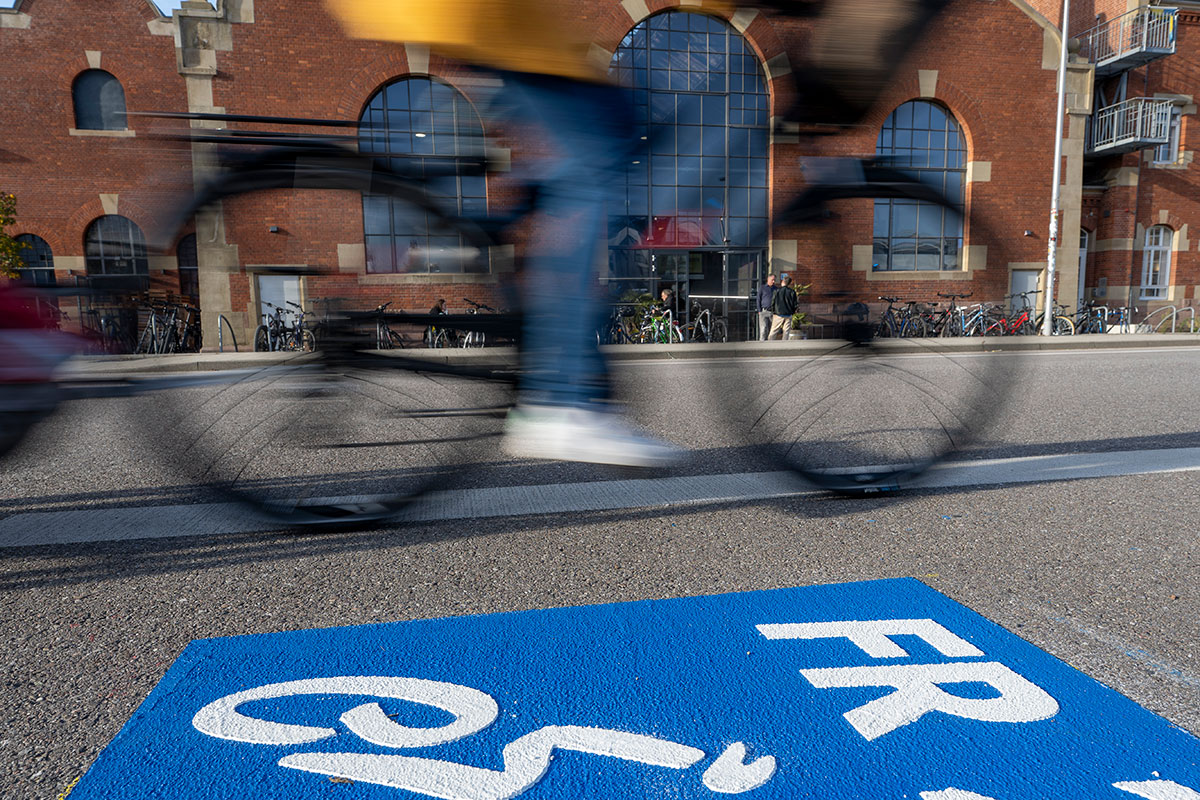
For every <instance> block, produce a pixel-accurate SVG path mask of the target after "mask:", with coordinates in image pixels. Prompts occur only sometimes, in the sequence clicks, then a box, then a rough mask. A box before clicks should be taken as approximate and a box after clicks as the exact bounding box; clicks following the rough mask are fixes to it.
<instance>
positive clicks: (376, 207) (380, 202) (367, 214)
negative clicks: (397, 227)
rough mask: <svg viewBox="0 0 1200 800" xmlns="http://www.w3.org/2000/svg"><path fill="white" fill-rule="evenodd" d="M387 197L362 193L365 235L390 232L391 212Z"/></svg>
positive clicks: (384, 234)
mask: <svg viewBox="0 0 1200 800" xmlns="http://www.w3.org/2000/svg"><path fill="white" fill-rule="evenodd" d="M388 205H389V204H388V198H386V197H374V196H371V195H363V232H364V233H365V234H366V235H367V236H372V235H383V236H387V235H388V234H390V233H391V222H392V214H391V209H390V208H389V207H388Z"/></svg>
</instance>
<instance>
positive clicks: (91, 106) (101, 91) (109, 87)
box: [71, 69, 125, 131]
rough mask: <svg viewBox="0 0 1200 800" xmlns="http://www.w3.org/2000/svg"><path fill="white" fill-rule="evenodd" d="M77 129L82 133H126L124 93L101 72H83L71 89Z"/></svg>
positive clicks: (108, 75)
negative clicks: (91, 131)
mask: <svg viewBox="0 0 1200 800" xmlns="http://www.w3.org/2000/svg"><path fill="white" fill-rule="evenodd" d="M71 96H72V98H73V99H74V101H75V127H76V128H78V129H79V130H97V131H120V130H125V90H124V89H122V88H121V82H120V81H118V80H117V79H116V78H115V77H113V76H112V75H111V74H110V73H108V72H105V71H104V70H102V69H89V70H87V71H86V72H81V73H80V74H79V76H78V77H76V78H75V83H74V85H72V86H71Z"/></svg>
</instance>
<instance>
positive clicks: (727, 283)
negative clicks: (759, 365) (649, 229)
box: [603, 248, 766, 341]
mask: <svg viewBox="0 0 1200 800" xmlns="http://www.w3.org/2000/svg"><path fill="white" fill-rule="evenodd" d="M765 259H766V253H765V252H764V251H762V250H683V249H675V250H665V249H661V250H658V249H656V250H648V249H646V250H643V249H635V248H629V249H617V248H614V249H611V250H609V263H608V273H607V274H606V275H605V276H603V282H604V283H606V284H607V286H608V289H609V295H610V302H613V303H634V302H637V299H638V298H643V299H651V300H652V301H654V302H657V301H658V300H659V298H660V297H661V296H662V290H663V289H671V290H672V291H674V293H675V297H676V298H677V302H676V308H677V309H678V312H679V321H680V324H682V325H684V326H686V325H688V324H690V323H691V317H692V302H693V301H694V302H698V303H700V304H701V305H703V306H705V307H707V308H709V309H710V310H711V311H712V313H713V315H714V316H716V317H724V318H725V319H726V321H727V322H726V325H727V328H728V330H729V336H730V339H733V340H738V341H741V340H745V339H748V338H749V339H752V338H754V331H755V328H754V323H753V319H752V317H753V316H754V313H753V312H754V310H755V309H754V308H752V306H753V303H754V297H755V295H756V294H757V292H758V285H759V283H760V282H761V281H762V279H763V265H764V263H765Z"/></svg>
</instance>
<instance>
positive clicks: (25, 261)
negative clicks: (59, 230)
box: [16, 233, 55, 286]
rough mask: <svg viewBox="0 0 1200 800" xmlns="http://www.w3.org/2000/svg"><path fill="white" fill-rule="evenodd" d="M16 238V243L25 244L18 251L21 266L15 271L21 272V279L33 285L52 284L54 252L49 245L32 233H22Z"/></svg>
mask: <svg viewBox="0 0 1200 800" xmlns="http://www.w3.org/2000/svg"><path fill="white" fill-rule="evenodd" d="M16 239H17V242H18V243H20V244H23V245H26V246H25V247H23V248H21V249H20V250H19V251H18V254H19V255H20V257H21V263H22V266H21V267H20V268H19V269H18V270H17V271H18V272H20V273H21V280H22V281H24V282H25V283H28V284H31V285H33V286H53V285H54V284H55V281H54V254H53V253H52V252H51V251H50V245H48V244H46V240H45V239H43V238H42V237H40V236H34V235H33V234H32V233H22V234H21V235H20V236H18V237H16Z"/></svg>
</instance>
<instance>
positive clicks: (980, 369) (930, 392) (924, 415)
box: [714, 168, 1015, 494]
mask: <svg viewBox="0 0 1200 800" xmlns="http://www.w3.org/2000/svg"><path fill="white" fill-rule="evenodd" d="M866 177H867V179H866V180H864V181H862V182H857V183H851V182H846V183H842V184H837V185H832V186H815V187H812V188H810V189H809V190H807V191H806V192H804V193H803V194H802V195H801V196H800V197H799V198H798V199H797V200H796V201H795V202H794V203H793V205H792V207H791V208H790V209H789V210H788V211H787V212H785V214H784V215H783V216H782V217H781V219H778V220H776V223H777V224H778V223H779V222H782V223H783V224H791V225H796V226H797V227H800V226H801V225H803V226H807V227H808V228H809V230H806V231H803V232H802V234H803V235H804V237H805V238H804V240H805V241H810V242H813V243H814V244H813V250H812V253H813V260H814V261H816V260H817V259H818V258H824V259H825V260H826V261H828V262H829V263H840V262H841V261H842V259H844V255H843V254H845V253H849V252H850V249H851V245H853V244H855V243H856V242H857V239H856V238H855V237H856V236H857V235H859V234H858V233H857V232H856V229H854V228H853V226H852V225H848V224H847V225H845V226H844V227H843V223H841V222H839V220H844V219H853V218H855V217H857V216H861V214H862V213H863V212H862V208H863V207H864V206H865V204H866V201H868V200H878V199H905V200H918V201H921V202H925V203H930V204H936V205H939V206H941V207H942V208H943V209H946V211H947V216H949V215H950V214H961V211H960V209H959V208H958V207H957V206H956V205H955V204H954V203H951V202H949V201H947V200H946V198H945V197H943V196H942V195H941V194H940V192H938V191H937V190H935V189H933V188H932V187H930V186H928V185H925V184H920V183H918V182H916V181H914V180H912V179H911V178H908V177H906V176H904V175H903V174H902V173H900V172H898V171H894V170H890V169H889V168H875V169H874V170H873V171H872V172H868V173H866ZM855 203H857V205H854V204H855ZM839 204H841V205H839ZM868 208H869V206H868ZM984 228H985V223H983V222H981V221H976V220H974V219H972V220H971V229H972V231H973V235H981V236H982V237H983V238H984V239H985V240H986V238H987V234H986V231H985V230H984ZM834 274H835V275H836V273H834ZM838 280H839V279H838V278H837V277H834V278H832V279H830V280H829V281H828V286H827V288H826V289H825V291H828V292H829V293H830V294H832V295H833V296H835V297H837V296H839V294H837V293H840V296H843V297H844V296H847V295H851V293H856V294H861V293H862V292H863V287H862V286H861V285H860V284H859V283H856V282H855V280H856V278H855V277H853V276H850V275H846V276H845V277H844V278H842V279H841V280H844V281H845V283H844V284H842V285H839V284H838V283H837V281H838ZM888 322H889V318H888V316H886V315H885V317H884V318H883V319H882V320H880V321H879V322H877V323H875V324H874V325H872V326H868V325H866V324H862V323H857V322H853V321H851V322H846V323H844V324H842V325H841V326H837V327H833V326H831V330H832V332H833V333H834V334H835V337H833V338H831V339H826V340H822V344H823V345H825V349H823V350H821V351H817V352H811V351H810V353H807V354H798V355H796V356H793V357H790V358H788V357H783V356H781V357H779V358H774V359H749V358H743V359H738V360H737V361H736V362H735V366H734V367H732V368H730V370H728V377H727V380H728V382H725V381H724V380H720V381H718V380H714V390H715V393H716V394H717V396H718V397H722V398H724V401H725V402H726V404H727V405H726V410H727V417H728V418H729V419H731V420H741V421H742V423H743V424H744V426H745V427H744V429H743V431H742V440H743V441H746V442H748V444H749V446H750V447H752V448H754V452H755V453H756V454H765V455H766V456H767V458H768V459H769V461H770V463H771V464H772V465H773V466H774V467H775V468H778V467H779V466H781V465H782V466H786V467H788V468H790V469H791V470H793V471H794V472H796V473H797V474H798V475H799V476H800V477H801V478H803V479H804V480H805V481H806V482H807V483H809V484H810V485H813V486H816V487H819V488H822V489H826V490H831V491H834V492H838V493H845V494H861V493H864V492H880V491H892V490H897V489H903V488H908V487H911V486H914V485H917V482H918V480H919V478H920V476H921V475H922V474H923V473H924V472H925V471H926V470H928V469H929V467H931V466H933V465H934V464H937V463H939V462H940V461H942V460H944V459H945V458H946V457H947V456H948V455H950V454H951V453H953V452H954V451H956V450H959V449H961V448H962V447H964V446H966V445H968V444H969V443H970V442H972V441H974V440H975V439H976V437H978V436H979V435H981V434H982V433H984V432H985V431H986V430H987V428H988V425H989V424H990V423H991V422H992V421H993V420H995V419H996V418H997V417H998V416H999V415H998V413H997V412H998V410H999V406H1000V405H1001V404H1002V403H1003V401H1004V399H1005V398H1006V397H1007V394H1008V389H1009V387H1010V386H1012V385H1014V383H1015V381H1014V380H1013V379H1012V375H1013V372H1012V364H1013V361H1012V359H1011V358H1010V357H1009V354H992V355H988V354H987V353H986V345H987V341H986V340H985V339H983V338H980V339H979V340H978V342H976V343H973V345H972V343H964V345H965V346H964V347H962V349H961V351H960V350H959V348H958V347H954V348H948V347H947V343H946V342H944V341H941V342H939V341H938V340H936V339H932V338H910V339H904V340H901V339H899V338H896V337H895V334H896V333H897V331H896V330H895V329H894V328H892V327H891V326H890V325H889V324H888ZM951 325H952V320H950V319H946V320H945V324H944V325H943V328H948V327H950V326H951ZM887 334H891V336H890V337H889V336H887ZM980 356H983V357H980Z"/></svg>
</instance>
